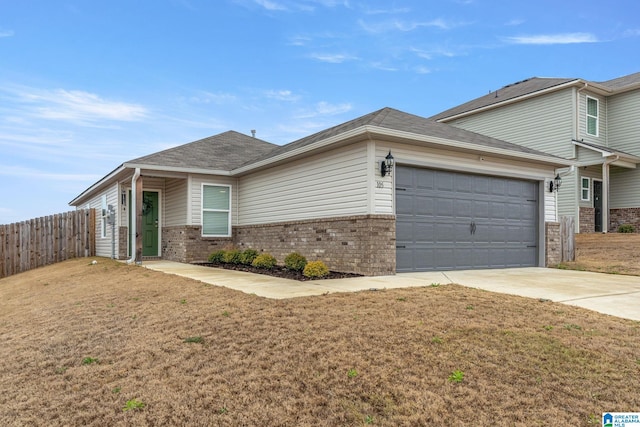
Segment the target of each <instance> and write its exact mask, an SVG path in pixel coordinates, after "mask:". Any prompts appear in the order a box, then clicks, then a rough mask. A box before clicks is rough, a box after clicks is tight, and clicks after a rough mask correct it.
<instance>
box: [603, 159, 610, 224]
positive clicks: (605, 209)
mask: <svg viewBox="0 0 640 427" xmlns="http://www.w3.org/2000/svg"><path fill="white" fill-rule="evenodd" d="M602 232H603V233H608V232H609V163H608V162H606V161H605V162H604V163H603V164H602Z"/></svg>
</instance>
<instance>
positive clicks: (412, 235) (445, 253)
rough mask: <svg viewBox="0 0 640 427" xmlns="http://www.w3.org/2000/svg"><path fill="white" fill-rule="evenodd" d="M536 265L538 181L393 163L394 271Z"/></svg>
mask: <svg viewBox="0 0 640 427" xmlns="http://www.w3.org/2000/svg"><path fill="white" fill-rule="evenodd" d="M537 265H538V183H537V182H535V181H526V180H521V179H513V178H504V177H495V176H486V175H474V174H465V173H459V172H451V171H442V170H434V169H421V168H414V167H403V166H399V167H397V169H396V269H397V271H398V272H408V271H430V270H462V269H478V268H506V267H533V266H537Z"/></svg>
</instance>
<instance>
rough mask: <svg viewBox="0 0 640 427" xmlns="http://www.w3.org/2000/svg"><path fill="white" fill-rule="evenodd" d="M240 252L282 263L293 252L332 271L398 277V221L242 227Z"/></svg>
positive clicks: (353, 219)
mask: <svg viewBox="0 0 640 427" xmlns="http://www.w3.org/2000/svg"><path fill="white" fill-rule="evenodd" d="M233 242H234V244H235V245H236V246H237V247H238V248H239V249H243V248H253V249H256V250H258V251H264V252H269V253H270V254H272V255H273V256H275V257H276V259H278V261H279V263H282V262H283V260H284V258H285V256H287V255H288V254H290V253H291V252H298V253H300V254H302V255H304V256H305V257H306V258H307V260H309V261H314V260H321V261H323V262H325V263H326V264H327V266H328V267H329V269H330V270H335V271H341V272H345V273H358V274H364V275H367V276H379V275H385V274H395V272H396V220H395V216H393V215H359V216H348V217H340V218H326V219H315V220H305V221H294V222H286V223H274V224H260V225H247V226H238V227H234V228H233Z"/></svg>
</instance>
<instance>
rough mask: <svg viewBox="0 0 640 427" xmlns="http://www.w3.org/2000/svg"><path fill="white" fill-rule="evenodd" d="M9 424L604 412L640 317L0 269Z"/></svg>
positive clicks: (635, 398)
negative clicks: (273, 295) (278, 293)
mask: <svg viewBox="0 0 640 427" xmlns="http://www.w3.org/2000/svg"><path fill="white" fill-rule="evenodd" d="M0 360H2V370H1V371H0V388H1V389H2V393H0V425H3V426H4V425H7V426H11V425H95V426H98V425H99V426H102V425H136V426H144V425H220V426H237V425H269V426H298V425H327V426H333V425H354V426H359V425H386V426H398V425H412V426H413V425H452V426H456V425H522V426H530V425H548V423H549V420H553V421H554V422H555V423H556V425H571V426H580V425H584V426H588V425H598V424H599V419H600V415H601V413H602V412H604V411H629V410H637V408H639V407H640V396H639V394H638V392H637V391H638V390H639V389H640V323H638V322H634V321H631V320H624V319H618V318H614V317H610V316H606V315H602V314H598V313H595V312H592V311H588V310H584V309H581V308H577V307H570V306H566V305H561V304H556V303H551V302H540V301H538V300H535V299H527V298H521V297H515V296H509V295H501V294H495V293H490V292H486V291H482V290H478V289H469V288H464V287H460V286H456V285H446V286H427V287H423V288H410V289H396V290H384V291H375V292H359V293H336V294H329V295H324V296H315V297H302V298H295V299H290V300H270V299H265V298H260V297H257V296H254V295H249V294H244V293H241V292H237V291H233V290H229V289H226V288H222V287H217V286H211V285H206V284H203V283H201V282H197V281H193V280H189V279H186V278H182V277H178V276H173V275H165V274H162V273H159V272H155V271H151V270H148V269H144V268H140V267H136V266H128V265H125V264H121V263H118V262H114V261H110V260H102V259H101V260H99V262H98V264H97V265H90V264H89V260H87V259H81V260H73V261H68V262H64V263H61V264H57V265H54V266H50V267H45V268H41V269H37V270H34V271H31V272H27V273H23V274H20V275H16V276H12V277H9V278H5V279H2V280H0Z"/></svg>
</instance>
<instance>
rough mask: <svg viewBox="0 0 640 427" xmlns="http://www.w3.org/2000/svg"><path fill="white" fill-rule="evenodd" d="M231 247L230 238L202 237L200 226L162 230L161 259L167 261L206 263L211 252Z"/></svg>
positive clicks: (231, 241) (231, 240)
mask: <svg viewBox="0 0 640 427" xmlns="http://www.w3.org/2000/svg"><path fill="white" fill-rule="evenodd" d="M231 246H233V239H232V238H231V237H202V227H201V226H189V225H183V226H176V227H163V228H162V258H163V259H166V260H169V261H178V262H187V263H188V262H194V261H206V260H207V259H208V258H209V255H210V254H211V253H212V252H214V251H217V250H218V249H225V248H230V247H231Z"/></svg>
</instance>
